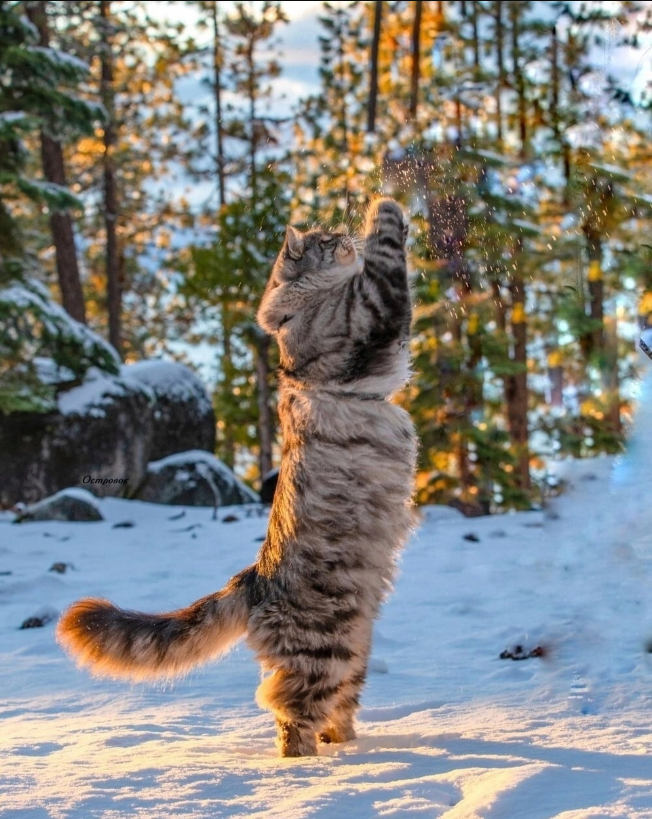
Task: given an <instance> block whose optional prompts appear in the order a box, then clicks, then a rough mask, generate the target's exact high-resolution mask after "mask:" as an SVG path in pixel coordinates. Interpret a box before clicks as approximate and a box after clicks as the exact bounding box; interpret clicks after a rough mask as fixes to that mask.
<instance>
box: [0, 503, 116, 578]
mask: <svg viewBox="0 0 652 819" xmlns="http://www.w3.org/2000/svg"><path fill="white" fill-rule="evenodd" d="M41 520H63V521H97V520H104V518H103V517H102V513H101V512H100V509H99V505H98V502H97V498H96V497H95V496H94V495H92V494H91V493H90V492H88V491H86V490H85V489H64V490H63V491H61V492H57V494H56V495H53V496H52V497H51V498H45V499H44V500H42V501H39V502H38V503H35V504H32V505H31V506H27V507H25V509H23V510H22V511H21V512H19V513H18V515H17V517H16V520H15V521H14V522H15V523H24V522H31V521H41ZM55 565H60V564H55ZM51 571H52V569H51Z"/></svg>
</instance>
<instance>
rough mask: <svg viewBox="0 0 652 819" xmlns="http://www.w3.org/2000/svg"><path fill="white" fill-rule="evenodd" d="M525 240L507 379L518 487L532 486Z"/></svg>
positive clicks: (518, 250) (514, 293)
mask: <svg viewBox="0 0 652 819" xmlns="http://www.w3.org/2000/svg"><path fill="white" fill-rule="evenodd" d="M521 252H522V243H521V241H520V240H517V242H516V246H515V250H514V263H515V269H516V272H515V273H514V275H513V276H512V282H511V285H510V290H511V292H512V315H511V322H510V324H511V331H512V340H513V354H512V362H513V364H515V365H516V366H517V368H518V369H517V371H516V372H514V373H512V374H510V375H508V376H507V377H506V379H505V402H506V404H507V426H508V429H509V437H510V440H511V442H512V447H513V449H514V452H515V454H516V460H517V483H518V486H519V487H520V488H521V489H523V490H527V489H529V488H530V454H529V447H528V438H529V428H528V386H527V318H526V314H525V282H524V279H523V277H522V275H521V273H520V271H519V265H520V259H519V257H520V255H521Z"/></svg>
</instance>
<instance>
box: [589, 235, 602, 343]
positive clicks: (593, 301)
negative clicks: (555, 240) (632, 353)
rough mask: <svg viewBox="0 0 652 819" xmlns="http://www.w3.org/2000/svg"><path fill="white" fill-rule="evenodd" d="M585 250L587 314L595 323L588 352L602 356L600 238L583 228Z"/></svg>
mask: <svg viewBox="0 0 652 819" xmlns="http://www.w3.org/2000/svg"><path fill="white" fill-rule="evenodd" d="M584 234H585V236H586V249H587V255H588V257H589V274H588V288H589V312H590V316H591V318H592V319H593V321H594V322H595V327H594V328H593V329H592V330H591V343H590V348H589V349H590V352H591V353H597V354H598V355H599V356H600V357H602V356H603V354H604V279H603V277H602V237H601V236H600V235H599V233H597V232H596V231H594V230H592V229H591V228H590V227H589V226H585V228H584Z"/></svg>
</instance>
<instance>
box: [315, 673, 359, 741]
mask: <svg viewBox="0 0 652 819" xmlns="http://www.w3.org/2000/svg"><path fill="white" fill-rule="evenodd" d="M366 676H367V672H366V668H365V669H364V670H363V671H361V672H359V673H357V674H355V675H354V676H353V677H351V678H350V679H349V680H347V681H346V682H345V683H344V684H343V685H342V687H341V689H340V691H339V692H338V695H337V697H336V698H335V702H334V704H333V709H332V710H331V712H330V713H329V714H328V717H327V721H326V725H325V726H324V727H323V728H322V729H321V731H320V732H319V740H320V742H325V743H331V742H332V743H336V742H349V741H350V740H352V739H355V738H356V733H355V728H354V724H353V723H354V719H355V715H356V713H357V711H358V709H359V707H360V691H361V689H362V686H363V685H364V682H365V679H366Z"/></svg>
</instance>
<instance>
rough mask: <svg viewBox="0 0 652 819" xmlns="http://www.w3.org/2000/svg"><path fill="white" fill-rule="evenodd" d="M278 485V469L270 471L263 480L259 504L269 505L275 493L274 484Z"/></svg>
mask: <svg viewBox="0 0 652 819" xmlns="http://www.w3.org/2000/svg"><path fill="white" fill-rule="evenodd" d="M277 483H278V469H270V471H269V472H268V473H267V475H265V477H264V478H263V484H262V486H261V487H260V502H261V503H264V504H266V505H270V504H271V503H272V501H273V500H274V493H275V492H276V484H277Z"/></svg>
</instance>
